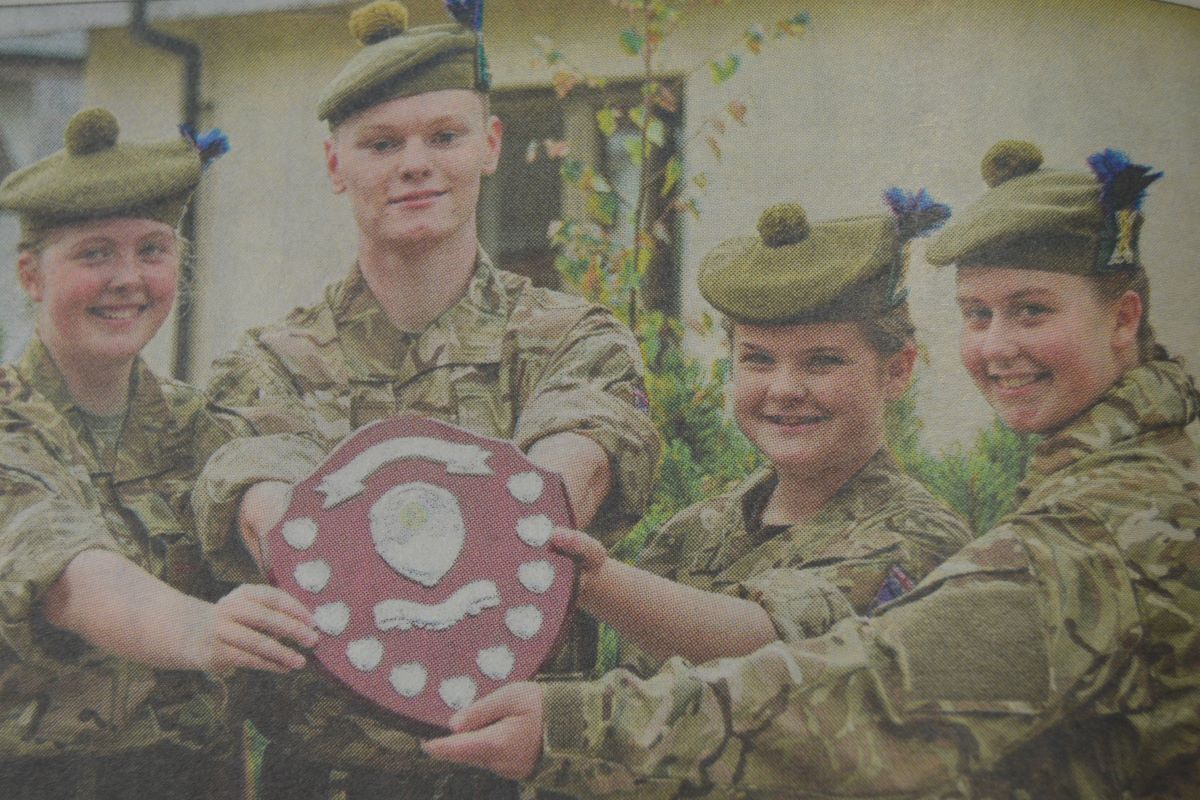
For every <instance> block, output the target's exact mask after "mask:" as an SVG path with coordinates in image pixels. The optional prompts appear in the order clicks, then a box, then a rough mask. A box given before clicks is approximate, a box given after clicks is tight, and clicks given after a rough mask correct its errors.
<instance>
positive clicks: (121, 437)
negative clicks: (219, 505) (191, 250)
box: [0, 109, 316, 800]
mask: <svg viewBox="0 0 1200 800" xmlns="http://www.w3.org/2000/svg"><path fill="white" fill-rule="evenodd" d="M117 136H118V129H117V123H116V120H115V119H113V117H112V115H111V114H109V113H108V112H106V111H103V110H100V109H90V110H88V111H83V112H80V113H79V114H77V115H76V116H75V117H73V118H72V120H71V122H70V125H69V126H68V128H67V133H66V137H65V138H66V145H67V146H66V148H65V149H64V150H62V151H60V152H58V153H56V154H54V155H52V156H50V157H48V158H46V159H43V160H42V161H40V162H38V163H37V164H34V165H32V166H30V167H27V168H25V169H23V170H20V171H18V172H15V173H13V174H12V175H10V176H9V177H8V179H7V180H5V182H4V183H3V185H0V208H4V209H7V210H12V211H16V212H17V213H19V214H20V221H21V244H20V251H21V252H20V256H19V260H18V269H19V272H20V278H21V282H22V285H23V286H24V287H25V289H26V291H27V292H28V293H29V295H30V297H31V299H32V300H33V301H34V302H35V303H36V304H37V327H36V330H37V335H36V337H35V338H34V339H33V340H32V342H31V343H30V344H29V345H28V347H27V348H26V349H25V352H24V354H23V355H22V356H21V358H20V360H19V361H18V362H17V363H15V364H12V365H6V366H0V686H3V687H4V689H3V692H2V693H0V796H2V797H4V798H11V799H12V800H34V799H35V798H55V799H57V798H66V797H71V798H79V799H80V800H86V799H87V798H132V797H163V798H202V797H211V798H216V797H223V798H236V797H239V796H240V794H241V788H240V785H239V783H240V782H239V781H238V777H237V775H238V768H239V764H238V761H237V750H236V745H237V743H238V740H239V733H240V726H238V727H237V728H234V727H231V726H229V725H228V724H226V720H225V719H224V716H225V711H226V705H227V703H226V691H225V688H224V686H223V685H222V684H221V682H220V681H219V680H218V679H217V678H215V677H213V676H210V675H206V674H205V672H203V671H200V670H205V671H209V672H218V671H225V670H228V669H232V668H234V667H259V668H268V669H277V670H280V671H282V670H284V669H287V668H296V667H298V666H300V665H302V664H303V663H304V658H303V657H302V656H301V655H300V654H299V653H297V652H294V651H292V650H290V649H288V648H286V647H284V646H283V645H282V644H279V643H277V642H272V641H268V640H266V637H262V640H261V641H255V640H256V639H257V638H258V637H261V636H262V633H266V634H268V635H271V636H279V637H282V636H288V635H290V636H292V637H294V638H295V639H296V640H298V641H302V642H304V643H305V644H311V643H312V642H315V640H316V634H315V631H314V630H313V629H312V628H311V621H310V620H309V618H308V612H307V611H306V610H305V609H304V607H303V606H301V605H300V604H299V603H298V602H297V601H295V600H293V599H292V598H291V597H289V596H288V595H286V594H285V593H284V592H282V591H279V590H276V589H273V588H270V587H264V586H252V587H242V588H240V589H237V590H235V591H234V592H232V593H230V594H229V595H227V596H226V597H224V598H223V599H219V598H221V597H222V595H223V594H225V592H227V591H228V590H229V589H230V588H231V587H229V586H223V585H221V584H220V583H218V582H217V581H216V580H215V579H214V577H213V575H212V574H211V573H210V571H209V570H208V569H207V568H206V567H205V565H204V563H203V561H202V560H201V553H200V546H199V542H198V541H197V540H196V538H195V536H194V535H193V532H192V530H191V529H190V520H191V515H190V509H189V507H188V503H187V497H186V495H187V492H188V491H189V490H190V489H191V486H192V483H193V482H194V480H195V478H196V475H197V474H198V472H199V470H200V467H201V466H202V465H203V464H204V461H205V459H206V458H207V457H208V456H209V455H210V454H211V453H212V452H214V451H215V450H216V449H217V448H218V447H220V446H221V445H223V444H225V443H226V442H228V441H229V440H230V439H231V438H232V437H233V436H234V435H237V434H244V433H249V432H250V431H249V429H248V428H247V426H246V423H245V422H244V421H242V420H241V419H240V418H238V417H235V416H233V415H231V414H229V413H222V412H219V411H218V410H217V409H215V408H213V407H211V406H209V405H208V403H207V402H206V401H205V400H204V398H203V397H202V395H200V393H199V392H197V391H196V390H194V389H192V388H190V387H188V386H185V385H184V384H181V383H178V382H176V381H170V380H162V379H159V378H157V377H156V376H155V375H154V374H153V373H152V372H151V371H150V370H149V369H148V368H147V367H146V365H145V364H144V363H143V362H142V361H141V359H140V358H139V357H138V351H140V350H141V348H142V346H144V345H145V344H146V342H147V341H149V339H150V337H152V336H153V335H154V333H155V332H156V331H157V330H158V328H159V326H160V325H161V324H162V322H163V321H164V320H165V318H166V316H167V314H168V312H169V310H170V307H171V302H172V299H173V297H174V290H175V282H176V280H177V276H178V266H179V255H178V252H177V250H176V246H177V245H176V234H175V226H176V225H177V224H178V221H179V218H180V216H181V214H182V212H183V209H184V206H185V204H186V203H187V200H188V197H189V196H190V195H191V193H192V190H193V188H194V187H195V186H196V184H197V182H198V181H199V178H200V170H201V164H202V154H201V152H199V148H198V147H197V146H194V143H192V142H188V141H185V140H183V139H177V140H175V141H172V142H163V143H154V144H146V145H140V144H127V143H121V144H117V143H116V139H117ZM202 141H203V142H204V143H205V144H207V145H208V146H209V147H210V148H212V149H216V150H219V149H220V142H212V141H209V140H208V139H207V138H202ZM205 155H207V154H205ZM262 444H263V446H264V447H268V446H270V443H269V441H268V440H262ZM280 477H282V476H280ZM214 603H216V604H215V605H214ZM289 615H290V616H289ZM256 619H257V621H255V620H256ZM260 632H261V633H260Z"/></svg>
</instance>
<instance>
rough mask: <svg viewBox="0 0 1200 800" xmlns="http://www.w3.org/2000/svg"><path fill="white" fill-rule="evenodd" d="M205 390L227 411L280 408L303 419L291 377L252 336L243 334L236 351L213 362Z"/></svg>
mask: <svg viewBox="0 0 1200 800" xmlns="http://www.w3.org/2000/svg"><path fill="white" fill-rule="evenodd" d="M205 391H206V393H207V394H208V396H209V397H210V398H211V399H212V401H213V402H214V403H219V404H221V405H222V406H226V407H229V408H237V409H253V408H260V407H264V406H268V407H283V408H287V409H290V410H291V411H292V412H293V413H294V414H295V415H297V416H299V417H304V416H306V411H305V409H304V405H303V403H302V402H301V400H300V392H299V391H298V389H297V388H296V386H295V384H294V382H293V381H292V379H291V376H289V375H288V373H287V371H286V370H285V369H284V368H283V365H282V364H280V363H279V359H277V358H276V357H275V356H273V355H272V354H271V352H270V351H269V350H267V349H266V348H265V347H263V346H262V345H261V344H260V343H259V341H258V340H257V339H256V338H255V336H254V335H253V333H246V334H243V335H242V337H241V340H240V341H239V342H238V346H237V347H236V348H234V349H233V350H231V351H229V352H228V353H225V354H224V355H222V356H220V357H219V358H218V359H217V360H216V361H214V362H213V365H212V376H211V377H210V378H209V380H208V386H207V387H206V388H205Z"/></svg>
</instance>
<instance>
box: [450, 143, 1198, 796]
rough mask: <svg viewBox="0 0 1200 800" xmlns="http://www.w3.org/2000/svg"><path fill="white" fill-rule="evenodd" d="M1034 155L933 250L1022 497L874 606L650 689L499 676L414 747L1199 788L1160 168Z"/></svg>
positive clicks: (968, 782)
mask: <svg viewBox="0 0 1200 800" xmlns="http://www.w3.org/2000/svg"><path fill="white" fill-rule="evenodd" d="M1041 160H1042V159H1041V154H1040V152H1039V151H1038V150H1037V148H1035V147H1033V146H1032V145H1030V144H1028V143H1014V142H1003V143H1001V144H1000V145H998V146H997V147H996V148H994V149H993V150H992V151H991V152H990V153H989V154H988V156H987V157H986V158H985V160H984V175H985V179H986V180H987V182H988V183H989V184H990V186H991V188H990V189H989V191H988V192H987V193H986V194H985V195H984V196H983V198H982V199H981V200H980V201H979V202H978V203H977V204H976V205H975V206H974V207H973V208H971V209H970V210H968V211H967V213H966V214H965V215H964V218H963V219H962V220H961V221H960V222H959V223H958V224H956V225H953V226H951V227H950V228H948V229H947V230H946V231H945V233H944V234H942V236H941V237H940V238H939V239H938V240H937V241H936V242H935V243H934V245H933V246H932V247H931V248H930V249H929V252H928V257H929V259H930V260H932V261H933V262H934V263H935V264H946V263H956V264H957V266H958V279H959V289H958V294H959V300H960V304H961V305H962V306H963V312H964V331H963V360H964V364H965V365H966V366H967V368H968V370H969V371H970V372H971V374H972V376H973V377H974V378H975V379H976V381H977V383H978V384H979V385H980V388H981V389H982V390H983V392H984V394H985V396H987V397H988V399H989V401H991V402H992V403H993V404H994V406H995V407H996V409H997V410H998V411H999V413H1000V414H1001V416H1002V418H1003V419H1004V420H1005V421H1006V422H1007V423H1008V424H1009V425H1012V426H1013V427H1014V428H1015V429H1017V430H1019V431H1031V432H1032V431H1036V432H1039V433H1041V434H1043V435H1044V437H1045V438H1044V439H1043V440H1042V441H1041V442H1040V443H1039V446H1038V448H1037V451H1036V454H1035V456H1034V458H1033V461H1032V463H1031V466H1030V468H1029V471H1028V474H1027V476H1026V478H1025V480H1024V482H1023V483H1022V485H1021V487H1020V489H1019V493H1018V500H1019V506H1018V507H1017V509H1016V510H1015V511H1013V512H1012V513H1011V514H1009V515H1008V516H1007V517H1005V518H1004V519H1003V520H1002V521H1001V522H1000V523H999V524H998V525H997V527H996V528H995V529H993V530H992V531H990V532H988V533H987V534H985V535H984V536H982V537H981V538H979V539H977V540H976V541H974V542H973V543H971V544H970V545H968V546H967V547H966V548H964V549H963V550H962V551H961V552H960V553H958V554H956V555H955V556H953V557H952V558H951V559H949V560H948V561H947V562H945V563H944V564H942V565H941V566H940V567H938V568H937V569H935V570H934V571H933V572H932V573H931V574H930V575H929V576H927V577H926V578H925V580H923V581H922V582H921V583H920V584H918V585H917V587H916V588H915V589H914V590H913V591H911V592H909V593H908V594H906V595H904V596H903V597H901V598H900V599H899V600H897V601H896V602H894V603H891V604H889V605H887V606H886V607H884V608H882V609H880V610H879V611H878V612H877V613H876V614H875V615H874V616H873V617H871V618H868V619H861V618H850V619H846V620H844V621H842V622H840V623H838V625H836V626H835V627H834V628H833V629H832V630H831V631H830V632H829V633H828V634H826V635H824V636H822V637H819V638H814V639H806V640H800V641H794V642H780V643H776V644H772V645H768V646H766V647H764V648H763V649H761V650H759V651H758V652H756V653H754V654H753V655H751V656H749V657H746V658H739V659H726V660H720V661H716V662H713V663H710V664H706V665H704V666H700V667H692V666H689V665H688V664H686V663H684V662H683V661H681V660H679V659H676V660H673V661H671V662H670V663H668V664H667V666H666V667H665V669H664V670H663V671H662V672H660V673H659V674H658V675H656V676H654V677H653V678H651V679H649V680H644V681H643V680H639V679H638V678H636V677H635V676H633V675H631V674H630V673H628V672H624V671H617V672H613V673H610V674H609V675H607V676H605V677H604V678H603V679H602V680H600V681H597V682H594V683H587V684H575V685H571V684H561V683H551V684H546V685H545V686H544V687H540V686H535V685H532V684H514V685H512V686H509V687H506V688H505V689H504V690H502V691H501V692H497V693H496V694H493V695H490V696H489V697H487V698H484V699H483V700H482V701H480V702H479V703H477V704H476V706H475V707H473V709H468V711H467V713H466V714H464V715H463V718H462V719H460V720H458V721H457V722H458V723H459V728H460V729H462V730H467V729H477V728H481V727H482V726H485V725H488V724H489V723H491V722H493V721H495V720H501V722H500V724H497V725H492V726H490V727H486V728H483V730H481V731H475V732H472V733H468V734H466V735H463V736H460V737H456V738H455V739H454V740H449V741H445V742H442V743H440V745H438V744H434V743H430V749H431V751H436V752H439V753H442V754H449V755H453V756H455V757H456V758H458V759H460V760H463V761H467V762H470V763H477V764H483V765H487V766H491V767H492V768H495V769H498V770H500V771H502V772H504V773H505V774H513V775H519V776H521V777H526V776H529V777H532V778H533V779H534V781H535V783H536V784H537V785H544V786H555V787H570V788H572V789H576V790H580V791H588V792H591V793H593V794H596V795H603V794H607V793H611V792H619V791H625V790H634V791H637V792H639V793H640V794H645V793H646V792H648V791H650V790H651V788H652V787H655V786H657V787H660V788H663V789H665V791H666V792H667V793H668V794H671V793H679V794H680V795H685V796H689V797H695V796H712V797H718V796H738V797H744V796H755V795H763V796H773V797H780V796H821V797H830V796H838V797H847V796H853V797H868V796H869V797H976V798H1043V797H1045V798H1050V797H1054V798H1057V797H1086V798H1100V797H1106V798H1135V797H1139V798H1140V797H1146V798H1150V797H1154V798H1183V797H1191V796H1194V795H1195V793H1196V787H1197V786H1200V774H1198V773H1200V758H1198V754H1200V663H1198V656H1197V654H1198V653H1200V624H1198V622H1200V592H1198V591H1197V586H1200V576H1198V575H1197V565H1200V541H1198V540H1197V533H1198V531H1200V466H1198V465H1200V459H1198V456H1200V453H1198V452H1197V446H1196V444H1195V443H1194V442H1193V441H1191V440H1190V439H1189V437H1188V435H1187V434H1186V432H1185V430H1184V426H1185V425H1187V424H1188V423H1190V422H1193V421H1194V420H1196V418H1197V413H1198V409H1200V394H1198V393H1197V391H1196V388H1195V385H1194V383H1193V381H1192V379H1191V378H1190V377H1189V376H1188V375H1187V374H1186V373H1185V372H1184V370H1183V368H1182V366H1181V365H1180V364H1179V363H1178V362H1176V361H1173V360H1171V359H1169V358H1168V357H1167V355H1166V352H1165V351H1164V350H1163V349H1162V348H1161V347H1159V346H1158V345H1156V344H1155V342H1154V338H1153V332H1152V331H1151V329H1150V327H1149V325H1148V324H1147V322H1146V317H1145V313H1146V306H1145V304H1146V301H1147V299H1148V291H1147V284H1146V277H1145V273H1144V271H1143V267H1142V265H1141V264H1140V262H1139V257H1138V249H1137V238H1138V230H1139V227H1140V224H1141V214H1140V211H1139V207H1140V204H1141V199H1142V194H1143V190H1144V188H1145V186H1146V185H1148V184H1149V182H1150V181H1152V180H1153V179H1155V178H1157V177H1158V175H1157V174H1151V173H1150V171H1149V169H1148V168H1146V167H1143V166H1140V165H1136V164H1131V163H1130V162H1129V161H1128V159H1127V158H1126V157H1125V156H1124V155H1123V154H1121V153H1119V152H1117V151H1111V150H1110V151H1105V152H1103V153H1099V154H1096V155H1095V156H1093V157H1092V158H1091V159H1089V161H1090V163H1091V164H1092V166H1093V169H1094V172H1095V174H1094V175H1093V174H1088V173H1083V172H1077V171H1064V170H1050V169H1043V168H1041V166H1040V165H1041ZM543 720H544V732H545V738H544V740H542V741H539V739H538V736H537V732H538V731H540V730H542V729H543ZM531 729H532V739H531V738H530V736H531ZM539 754H540V760H539ZM535 761H536V765H535ZM531 773H532V774H531Z"/></svg>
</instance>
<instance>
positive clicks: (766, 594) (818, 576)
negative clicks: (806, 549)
mask: <svg viewBox="0 0 1200 800" xmlns="http://www.w3.org/2000/svg"><path fill="white" fill-rule="evenodd" d="M823 573H824V570H820V569H812V570H803V569H788V568H782V569H770V570H767V571H766V572H761V573H759V574H758V575H755V576H754V577H753V578H751V579H749V580H747V581H744V582H742V583H740V584H737V585H736V586H734V587H732V591H731V592H730V593H731V594H734V595H735V596H737V597H742V598H745V599H746V600H749V601H751V602H752V603H757V604H758V605H760V606H762V608H763V610H764V611H766V612H767V616H768V617H770V618H771V624H773V625H774V626H775V631H776V632H777V633H778V634H779V638H780V639H782V640H783V641H785V642H794V641H799V640H800V639H810V638H812V637H814V636H820V635H821V634H823V633H825V632H826V631H828V630H829V629H830V628H832V627H833V626H834V625H835V624H836V623H838V622H839V621H841V620H843V619H846V618H847V617H851V616H854V607H853V606H851V605H850V599H849V597H848V596H847V594H846V592H845V591H843V589H842V588H841V587H840V586H838V585H836V584H834V583H831V582H830V581H829V579H828V578H827V577H826V576H825V575H824V574H823Z"/></svg>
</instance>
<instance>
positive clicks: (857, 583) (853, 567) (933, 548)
mask: <svg viewBox="0 0 1200 800" xmlns="http://www.w3.org/2000/svg"><path fill="white" fill-rule="evenodd" d="M970 541H971V533H970V531H969V529H968V528H967V526H966V525H965V524H964V523H963V522H962V521H961V520H960V519H959V518H958V517H957V516H955V515H954V514H953V513H952V512H950V511H949V510H947V509H945V508H943V507H941V506H940V505H938V504H937V503H936V502H934V501H933V500H932V498H930V499H928V500H926V501H923V502H920V503H911V504H906V503H897V504H896V507H895V508H894V509H890V510H888V511H887V513H884V514H879V515H875V516H873V517H872V518H871V519H868V520H866V521H864V524H862V525H860V526H859V527H858V528H857V529H856V530H854V531H853V535H848V536H847V537H846V538H845V540H844V542H843V543H841V544H839V545H838V550H837V552H836V553H831V554H829V555H828V557H822V558H819V559H816V561H815V563H813V564H812V565H811V566H808V565H802V566H799V567H793V568H787V569H774V570H769V571H768V572H765V573H761V574H759V575H756V576H754V578H752V579H751V580H748V581H745V582H743V583H741V584H738V585H736V586H734V587H731V589H730V592H731V593H732V594H735V595H738V596H740V597H744V598H747V599H750V600H752V601H754V602H756V603H758V604H759V605H761V606H763V608H764V609H766V611H767V613H768V614H769V615H770V616H771V619H772V621H773V622H774V623H775V627H776V629H777V630H778V631H779V634H780V637H781V638H782V639H784V640H785V641H788V640H790V639H793V638H801V639H806V638H809V637H811V636H818V635H820V634H822V633H824V632H825V631H826V630H828V628H829V626H830V625H832V624H833V623H834V622H836V621H837V620H839V619H841V618H842V617H844V616H847V615H849V614H854V613H857V614H868V613H870V612H872V611H874V610H875V609H877V608H878V607H879V606H881V605H883V604H885V603H888V602H891V601H893V600H895V599H896V598H898V597H900V596H902V595H904V594H905V593H906V592H908V591H910V590H912V588H913V587H914V586H915V585H916V584H917V583H919V582H920V581H921V580H922V579H923V578H924V577H925V576H926V575H928V574H929V573H930V572H932V571H933V569H934V568H935V567H937V566H938V565H939V564H941V563H942V562H943V561H945V560H946V559H947V558H949V557H950V556H952V555H953V554H954V553H956V552H958V551H959V550H960V549H961V548H962V547H964V546H965V545H966V544H967V543H968V542H970ZM830 589H834V590H837V591H839V592H840V593H841V594H842V595H843V597H842V598H837V597H834V596H833V595H832V594H831V593H830ZM793 614H795V616H792V615H793ZM822 622H823V625H822Z"/></svg>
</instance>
